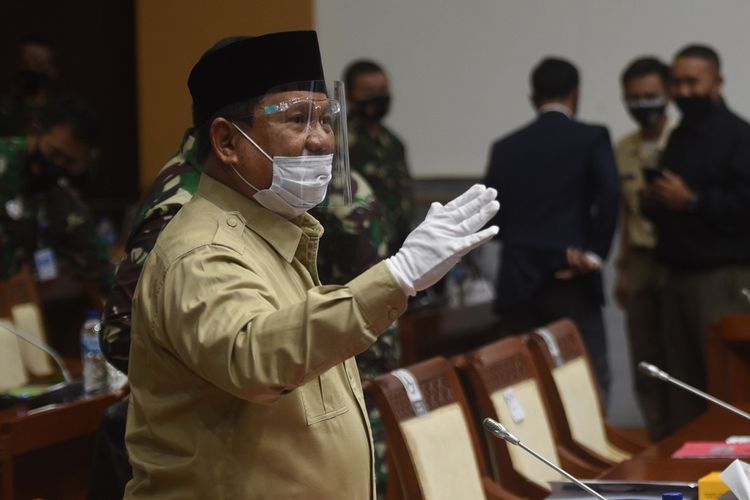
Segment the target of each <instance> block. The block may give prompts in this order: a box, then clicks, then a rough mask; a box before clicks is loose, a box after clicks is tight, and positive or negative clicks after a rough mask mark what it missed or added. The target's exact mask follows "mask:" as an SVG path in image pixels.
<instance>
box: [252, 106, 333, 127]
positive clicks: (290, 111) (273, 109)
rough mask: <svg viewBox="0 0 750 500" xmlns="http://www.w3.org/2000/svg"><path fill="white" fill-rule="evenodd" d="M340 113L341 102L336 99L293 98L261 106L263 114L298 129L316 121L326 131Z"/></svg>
mask: <svg viewBox="0 0 750 500" xmlns="http://www.w3.org/2000/svg"><path fill="white" fill-rule="evenodd" d="M340 113H341V104H340V103H339V101H337V100H336V99H309V98H295V99H290V100H287V101H281V102H278V103H274V104H269V105H266V106H264V107H263V114H264V115H272V116H273V117H274V118H277V119H278V120H279V121H281V123H283V124H285V125H287V126H290V127H294V128H299V129H304V128H307V127H309V126H311V125H312V124H313V123H315V122H318V123H320V125H321V126H322V127H323V128H324V129H325V130H326V131H331V130H332V124H333V121H334V120H335V119H336V118H337V117H338V116H339V114H340Z"/></svg>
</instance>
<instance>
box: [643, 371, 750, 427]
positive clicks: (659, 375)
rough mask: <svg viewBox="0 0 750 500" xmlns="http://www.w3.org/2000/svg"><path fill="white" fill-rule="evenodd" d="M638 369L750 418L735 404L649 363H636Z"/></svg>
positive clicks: (749, 415)
mask: <svg viewBox="0 0 750 500" xmlns="http://www.w3.org/2000/svg"><path fill="white" fill-rule="evenodd" d="M638 369H639V370H640V371H641V373H643V374H645V375H648V376H649V377H652V378H657V379H659V380H663V381H665V382H669V383H670V384H674V385H676V386H677V387H679V388H681V389H685V390H686V391H688V392H692V393H693V394H695V395H697V396H700V397H702V398H703V399H706V400H708V401H711V402H712V403H714V404H717V405H719V406H721V407H722V408H724V409H725V410H729V411H731V412H734V413H736V414H737V415H739V416H740V417H743V418H745V419H747V420H750V414H749V413H746V412H744V411H742V410H740V409H739V408H737V407H736V406H732V405H730V404H729V403H727V402H725V401H722V400H721V399H718V398H715V397H713V396H711V395H710V394H706V393H705V392H703V391H701V390H698V389H696V388H695V387H693V386H692V385H688V384H686V383H685V382H682V381H680V380H677V379H676V378H674V377H672V376H671V375H669V374H668V373H667V372H665V371H664V370H661V369H660V368H658V367H656V366H654V365H652V364H651V363H646V362H645V361H641V362H640V363H638Z"/></svg>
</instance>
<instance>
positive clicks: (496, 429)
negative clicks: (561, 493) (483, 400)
mask: <svg viewBox="0 0 750 500" xmlns="http://www.w3.org/2000/svg"><path fill="white" fill-rule="evenodd" d="M482 424H484V428H485V429H487V430H488V431H490V433H491V434H492V435H494V436H495V437H498V438H500V439H504V440H505V441H507V442H509V443H510V444H512V445H515V446H519V447H521V448H523V449H524V450H526V451H527V452H529V453H531V454H532V455H533V456H535V457H536V458H537V459H539V460H541V461H542V462H544V463H545V464H547V465H548V466H549V467H552V468H553V469H555V470H556V471H557V472H559V473H560V474H562V475H563V476H565V477H567V478H568V479H570V480H571V481H572V482H573V483H575V484H576V485H577V486H579V487H580V488H582V489H583V490H584V491H586V492H587V493H590V494H591V495H593V496H595V497H596V498H599V499H601V500H607V499H606V498H605V497H603V496H601V495H600V494H599V493H597V492H596V491H594V490H593V489H592V488H591V487H589V486H587V485H586V484H585V483H584V482H582V481H580V480H579V479H576V478H575V477H573V476H572V475H571V474H569V473H568V472H566V471H565V470H563V469H562V468H561V467H559V466H558V465H555V464H554V463H552V462H550V461H549V460H547V459H546V458H544V457H543V456H541V455H540V454H539V453H537V452H535V451H534V450H532V449H531V448H529V447H528V446H526V445H525V444H523V443H522V442H521V440H520V439H518V438H517V437H516V436H515V435H513V434H512V433H511V432H510V431H509V430H508V429H506V428H505V426H504V425H503V424H501V423H500V422H498V421H497V420H493V419H491V418H489V417H487V418H485V419H484V420H483V421H482Z"/></svg>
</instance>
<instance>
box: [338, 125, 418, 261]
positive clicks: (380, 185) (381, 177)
mask: <svg viewBox="0 0 750 500" xmlns="http://www.w3.org/2000/svg"><path fill="white" fill-rule="evenodd" d="M349 161H350V164H351V168H352V170H353V171H356V172H359V173H361V174H362V175H363V176H364V178H365V180H366V181H367V182H368V183H369V184H370V186H372V189H373V191H374V192H375V197H376V198H377V199H378V201H379V202H380V203H381V204H382V205H383V208H384V210H385V228H386V232H387V233H386V239H387V241H388V253H389V254H394V253H396V252H397V251H398V249H399V248H401V245H402V244H403V242H404V239H405V238H406V236H407V235H408V234H409V232H411V229H412V226H411V222H412V217H413V216H414V193H413V192H412V180H411V177H410V175H409V169H408V167H407V165H406V149H405V148H404V145H403V143H402V142H401V141H400V140H399V138H398V137H396V136H395V135H394V134H393V133H392V132H391V131H390V130H388V129H387V128H386V127H384V126H382V125H381V126H380V129H379V131H378V133H377V134H376V135H371V134H370V132H369V131H368V130H367V129H366V127H365V125H364V124H363V123H362V122H361V121H360V120H359V119H358V118H356V117H350V121H349Z"/></svg>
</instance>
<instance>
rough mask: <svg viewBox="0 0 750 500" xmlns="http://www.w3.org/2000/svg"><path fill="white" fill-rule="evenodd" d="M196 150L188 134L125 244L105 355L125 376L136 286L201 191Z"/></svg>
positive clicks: (106, 326)
mask: <svg viewBox="0 0 750 500" xmlns="http://www.w3.org/2000/svg"><path fill="white" fill-rule="evenodd" d="M196 150H197V143H196V141H195V138H194V137H193V136H192V135H190V134H186V135H185V137H184V139H183V141H182V144H181V146H180V150H179V151H178V152H177V154H175V155H174V156H173V157H172V158H171V159H170V160H169V161H168V162H167V163H166V164H165V165H164V167H163V168H162V169H161V172H159V175H158V176H157V178H156V180H154V182H153V184H152V185H151V188H150V189H149V190H148V192H147V193H146V195H145V196H144V198H143V199H142V200H141V204H140V207H139V209H138V212H137V213H136V216H135V219H134V220H133V226H132V228H131V230H130V236H128V241H127V242H126V243H125V255H124V256H123V258H122V261H121V262H120V264H119V265H118V266H117V274H116V275H115V283H114V285H113V286H112V290H111V291H110V292H109V296H108V297H107V302H106V304H105V305H104V313H103V314H102V331H101V337H100V343H101V346H102V352H103V353H104V356H105V357H106V358H107V360H108V361H109V362H110V363H112V365H114V366H115V367H116V368H117V369H118V370H120V371H122V372H123V373H127V372H128V356H129V355H130V313H131V305H132V304H131V302H132V300H133V293H134V292H135V286H136V284H137V283H138V277H139V276H140V275H141V269H142V268H143V263H144V262H145V261H146V257H147V256H148V254H149V252H151V250H152V249H153V248H154V244H155V243H156V238H157V237H158V236H159V233H161V231H162V229H164V226H166V225H167V223H168V222H169V221H170V220H172V218H173V217H174V216H175V214H177V212H178V211H179V210H180V209H181V208H182V205H184V204H185V203H186V202H187V201H188V200H190V199H191V198H192V197H193V194H194V193H195V191H196V190H197V189H198V180H199V179H200V176H201V172H202V171H203V167H201V165H200V164H199V163H198V160H197V158H196Z"/></svg>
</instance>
